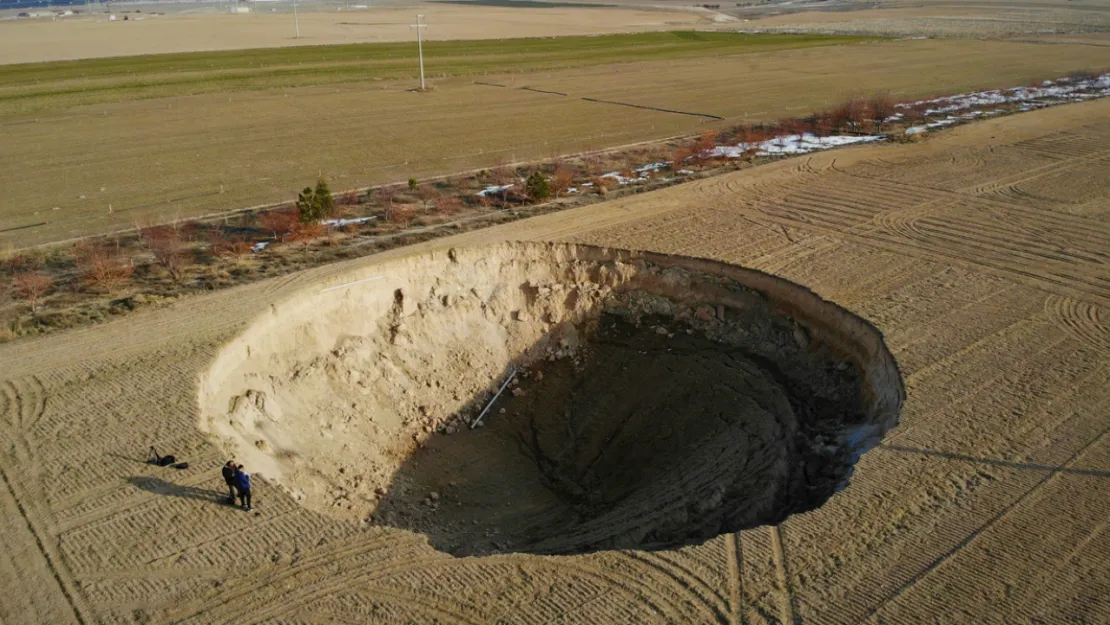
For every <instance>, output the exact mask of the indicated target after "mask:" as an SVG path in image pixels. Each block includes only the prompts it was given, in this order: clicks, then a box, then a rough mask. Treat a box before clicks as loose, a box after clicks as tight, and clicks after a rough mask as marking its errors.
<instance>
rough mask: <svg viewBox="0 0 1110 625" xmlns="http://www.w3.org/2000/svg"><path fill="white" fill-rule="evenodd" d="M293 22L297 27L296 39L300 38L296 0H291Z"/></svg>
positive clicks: (299, 21)
mask: <svg viewBox="0 0 1110 625" xmlns="http://www.w3.org/2000/svg"><path fill="white" fill-rule="evenodd" d="M293 24H294V26H295V27H296V28H297V36H296V39H300V38H301V20H300V18H298V17H297V0H293Z"/></svg>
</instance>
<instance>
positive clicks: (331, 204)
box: [315, 178, 335, 219]
mask: <svg viewBox="0 0 1110 625" xmlns="http://www.w3.org/2000/svg"><path fill="white" fill-rule="evenodd" d="M315 195H316V212H317V214H318V215H319V216H320V217H319V218H320V219H326V218H328V217H331V216H332V215H334V214H335V198H333V197H332V196H331V189H329V188H328V181H327V180H325V179H323V178H321V179H319V180H317V181H316V193H315Z"/></svg>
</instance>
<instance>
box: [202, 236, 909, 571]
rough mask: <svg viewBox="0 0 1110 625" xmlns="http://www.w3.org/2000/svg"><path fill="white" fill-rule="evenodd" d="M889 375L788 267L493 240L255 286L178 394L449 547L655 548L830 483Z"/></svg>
mask: <svg viewBox="0 0 1110 625" xmlns="http://www.w3.org/2000/svg"><path fill="white" fill-rule="evenodd" d="M511 375H515V377H514V378H513V382H512V383H511V384H509V386H507V387H506V389H505V392H504V393H503V394H502V395H501V396H500V397H499V399H498V400H497V401H496V402H495V403H494V404H493V405H492V408H491V409H490V410H489V411H488V412H487V413H486V415H485V418H484V420H483V426H484V427H480V428H476V429H471V428H470V427H469V426H470V424H472V423H473V422H474V420H475V418H476V416H477V414H478V413H479V411H481V410H482V409H483V408H484V407H485V406H486V405H487V404H488V403H489V400H490V398H491V397H492V395H493V394H494V392H495V391H497V390H498V389H499V387H500V386H501V385H502V382H503V381H504V380H505V379H506V378H508V377H510V376H511ZM903 398H904V390H903V387H902V382H901V379H900V377H899V374H898V371H897V367H896V365H895V363H894V360H893V358H892V357H891V355H890V353H889V352H888V351H887V349H886V348H885V346H884V345H883V343H882V340H881V337H880V335H879V333H878V332H877V331H876V330H875V329H874V328H873V327H872V326H870V325H869V324H867V323H866V322H865V321H863V320H861V319H859V318H858V317H856V316H854V315H852V314H850V313H848V312H847V311H845V310H843V309H841V308H839V307H837V306H835V305H834V304H831V303H829V302H826V301H824V300H821V299H820V298H819V297H817V296H816V295H814V294H813V293H811V292H809V291H808V290H805V289H803V288H801V287H799V286H797V285H794V284H791V283H788V282H786V281H783V280H780V279H777V278H774V277H772V276H768V275H766V274H762V273H759V272H755V271H751V270H746V269H743V268H739V267H735V266H729V265H725V264H722V263H716V262H712V261H705V260H696V259H690V258H678V257H670V256H665V255H658V254H647V253H643V254H641V253H635V252H627V251H617V250H605V249H599V248H592V247H586V246H573V245H555V244H505V245H499V246H494V247H490V248H481V249H466V250H450V251H447V252H440V253H433V254H429V255H426V256H423V257H417V258H407V259H402V260H399V261H395V262H391V263H388V264H383V265H379V266H377V267H375V268H374V273H373V274H366V275H353V276H350V277H349V280H348V281H347V282H345V283H343V284H338V285H332V286H329V287H326V288H323V289H320V288H317V289H315V290H314V291H312V292H308V293H303V294H302V295H301V296H300V297H296V298H293V299H291V300H288V301H286V302H283V303H281V304H278V305H275V306H274V307H273V308H272V310H271V313H270V314H269V315H266V316H265V317H263V318H261V319H258V320H257V321H256V322H255V323H254V324H253V325H252V326H251V327H250V328H249V329H248V330H247V331H246V332H244V333H243V334H242V335H241V336H240V337H239V338H237V339H236V340H235V341H233V342H232V343H231V344H230V345H228V346H227V347H226V348H225V349H224V351H223V352H222V353H221V354H220V356H219V357H218V358H217V359H216V361H215V363H214V364H213V366H212V368H211V370H210V372H209V375H208V376H207V377H206V379H205V380H204V382H203V384H202V390H201V397H200V402H201V407H202V414H203V417H202V420H203V422H202V427H204V428H205V429H206V430H208V431H210V432H212V433H213V434H215V435H216V436H218V437H219V438H220V439H221V441H222V442H223V444H224V445H225V446H226V447H227V448H228V449H229V450H231V451H233V452H234V453H236V454H237V455H238V457H239V458H241V459H243V460H244V461H245V462H246V463H247V464H248V466H249V467H251V468H253V470H254V471H255V472H256V473H261V474H263V475H264V476H265V477H266V479H268V480H270V481H273V482H276V483H278V484H280V485H281V486H282V487H284V488H285V489H287V490H288V491H289V492H290V493H292V494H293V496H294V497H295V498H297V499H298V500H299V501H301V502H302V504H303V505H305V506H307V507H310V508H313V509H317V510H321V511H325V512H328V513H330V514H334V515H339V516H344V517H348V518H356V519H361V520H367V521H373V522H374V523H378V524H383V525H391V526H395V527H402V528H406V529H411V530H413V531H418V532H421V533H424V534H425V535H427V536H428V537H429V539H430V540H431V542H432V544H433V545H434V546H436V547H437V548H438V549H441V550H443V551H447V552H450V553H455V554H460V555H463V554H480V553H490V552H498V551H528V552H536V553H569V552H582V551H592V550H597V549H606V548H625V547H628V548H631V547H635V548H665V547H671V546H675V545H681V544H687V543H691V542H700V541H703V540H705V539H708V538H711V537H713V536H716V535H718V534H720V533H723V532H730V531H735V530H737V529H741V528H745V527H752V526H755V525H760V524H766V523H775V522H779V521H781V520H782V519H784V518H785V517H786V516H787V515H789V514H793V513H796V512H801V511H805V510H810V509H813V508H815V507H817V506H819V505H821V504H822V503H824V502H825V501H826V500H827V499H828V498H829V497H830V496H831V495H832V494H833V493H835V492H836V491H837V490H838V489H840V488H842V487H843V486H844V485H845V484H846V483H847V479H848V477H849V475H850V473H851V470H852V466H853V465H854V463H855V461H856V460H857V459H858V457H859V454H861V453H862V452H863V451H865V450H867V449H869V448H870V447H872V446H874V445H875V444H877V443H878V441H879V440H880V439H881V437H882V435H883V434H884V433H885V432H886V431H887V430H888V429H889V428H890V427H892V426H893V425H894V424H895V422H896V420H897V416H898V411H899V410H900V408H901V404H902V400H903Z"/></svg>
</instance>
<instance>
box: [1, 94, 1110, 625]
mask: <svg viewBox="0 0 1110 625" xmlns="http://www.w3.org/2000/svg"><path fill="white" fill-rule="evenodd" d="M1107 120H1110V101H1103V102H1092V103H1087V104H1079V105H1073V106H1064V107H1058V108H1054V109H1049V110H1045V111H1040V112H1035V113H1028V114H1022V115H1018V116H1014V117H1009V118H1005V119H999V120H994V121H990V122H983V123H980V124H976V125H973V126H967V127H963V128H960V129H957V130H955V131H952V132H949V133H944V134H942V135H940V136H937V137H933V138H930V139H929V140H928V141H927V142H926V143H924V144H921V145H910V146H901V147H899V146H876V147H869V148H864V149H857V150H844V151H839V152H836V153H828V154H824V155H820V156H815V157H812V158H799V159H794V160H790V161H785V162H783V163H781V164H777V165H773V166H768V167H764V168H759V169H757V170H752V171H745V172H741V173H737V174H733V175H729V176H724V177H720V178H715V179H711V180H705V181H701V182H697V183H693V184H689V185H685V186H682V187H674V188H671V189H668V190H665V191H662V192H658V193H653V194H645V195H641V196H637V197H633V198H628V199H624V200H620V201H615V202H611V203H607V204H604V205H595V206H591V207H587V208H583V209H581V210H577V211H572V212H567V213H560V214H554V215H551V216H547V217H542V218H538V219H534V220H530V221H526V222H518V223H515V224H511V225H509V226H506V227H502V228H498V229H494V230H489V231H485V232H477V233H473V234H469V235H466V236H464V237H459V238H457V239H454V240H452V241H448V242H440V243H437V245H440V246H442V245H454V246H458V245H462V244H466V243H485V242H493V241H503V240H506V239H535V240H550V239H557V240H569V241H576V242H582V243H592V244H603V245H613V246H621V247H628V248H645V249H651V250H656V251H659V252H665V253H681V254H688V255H699V256H706V257H711V258H716V259H720V260H725V261H728V262H732V263H739V264H743V265H746V266H749V267H753V268H757V269H761V270H764V271H767V272H771V273H774V274H778V275H781V276H783V277H785V278H787V279H790V280H793V281H795V282H797V283H800V284H802V285H804V286H807V287H809V288H811V289H813V290H814V291H816V292H817V293H818V294H819V295H821V296H823V297H825V298H828V299H830V300H832V301H834V302H837V303H839V304H841V305H842V306H845V307H846V308H848V309H850V310H852V311H853V312H855V313H857V314H859V315H862V316H863V317H866V318H867V319H870V320H871V321H873V322H874V323H875V324H876V325H877V326H878V327H879V329H881V330H882V331H883V332H884V334H885V337H886V342H887V345H888V346H889V347H890V349H891V351H892V352H893V353H894V355H895V357H896V358H897V359H898V360H899V364H900V366H901V369H902V373H903V374H904V376H905V378H906V386H907V393H908V399H907V402H906V405H905V408H904V410H903V412H902V421H901V425H900V426H899V427H898V428H897V429H895V430H893V431H892V432H891V433H890V434H888V435H887V437H886V439H885V441H884V442H883V444H882V445H881V446H880V447H879V448H877V449H875V450H873V451H871V452H869V453H867V454H866V455H865V456H864V457H863V459H862V460H861V461H860V463H859V464H858V465H857V467H856V472H855V475H854V477H853V479H852V484H851V485H850V486H849V487H848V488H847V489H846V490H844V491H843V492H841V493H839V494H837V495H835V496H834V497H833V498H832V499H831V500H830V501H829V503H827V504H826V505H824V506H823V507H821V508H820V509H818V510H816V511H813V512H810V513H806V514H803V515H798V516H794V517H791V518H790V519H788V520H787V521H786V522H785V523H784V524H782V525H781V526H779V527H778V528H767V527H763V528H756V529H751V530H745V531H742V532H740V533H738V534H733V535H728V536H724V537H719V538H717V539H714V540H711V541H709V542H707V543H705V544H703V545H700V546H694V547H687V548H683V549H678V550H669V551H668V550H664V551H655V552H641V551H623V552H602V553H596V554H592V555H584V556H573V557H537V556H532V555H519V554H518V555H505V556H487V557H480V558H453V557H451V556H449V555H446V554H443V553H440V552H437V551H435V550H434V549H432V547H430V546H429V545H428V543H427V539H426V538H424V537H423V536H421V535H419V534H415V533H408V532H404V531H400V530H395V529H388V528H377V527H360V526H359V524H358V523H357V522H355V521H341V520H335V519H334V518H333V517H331V516H325V515H322V514H319V513H313V512H310V511H308V510H307V509H305V508H303V507H301V506H300V505H298V504H297V503H296V502H295V501H294V500H293V499H292V498H291V497H288V496H286V495H285V494H283V491H281V490H279V489H277V488H275V487H273V486H271V485H269V484H267V483H266V482H265V480H263V479H257V481H258V484H257V485H256V488H255V500H256V501H255V503H256V508H258V510H259V511H260V514H259V515H258V516H254V515H249V514H246V513H243V512H241V511H239V510H236V509H233V508H230V507H228V506H224V505H221V504H219V503H218V499H219V498H220V496H221V495H220V493H221V491H222V483H221V480H220V478H219V475H218V473H217V471H216V469H217V468H218V466H219V465H220V464H221V463H222V462H223V460H224V456H223V452H222V451H221V450H220V449H218V448H217V446H216V445H214V444H213V443H211V442H209V441H208V440H207V439H206V438H205V437H204V435H202V434H201V433H200V431H199V430H198V427H197V424H198V420H199V416H200V414H199V413H200V408H199V406H198V403H197V397H198V386H199V380H200V379H201V376H202V375H204V374H205V372H206V371H207V370H208V367H209V365H210V363H211V362H212V359H213V358H214V357H215V355H216V354H217V353H218V352H219V351H220V349H221V347H222V346H223V345H225V344H227V343H228V341H229V340H230V339H232V338H233V337H235V336H236V335H238V334H239V333H241V332H242V331H243V330H244V329H245V328H247V327H248V326H247V324H248V321H249V320H251V319H260V320H264V319H265V318H266V315H267V314H269V313H268V312H267V311H268V310H269V306H270V305H271V304H275V303H280V302H282V301H286V300H288V298H289V297H291V296H293V295H295V294H297V293H303V292H308V291H310V292H318V291H319V289H321V288H326V287H327V286H330V285H335V284H337V283H339V282H342V281H345V280H348V279H350V277H351V276H352V275H354V274H361V275H373V274H372V272H373V269H374V264H375V263H378V262H381V261H382V260H385V259H387V258H398V257H400V256H401V254H402V252H401V251H399V252H396V253H393V254H390V255H387V256H384V257H376V258H371V259H365V260H362V261H358V262H354V263H350V264H347V265H342V266H334V267H328V268H322V269H319V270H314V271H311V272H308V273H303V274H297V275H293V276H289V277H287V278H284V279H280V280H276V281H272V282H267V283H261V284H257V285H252V286H250V287H247V288H241V289H235V290H231V291H227V292H222V293H217V294H214V295H213V296H211V297H206V298H197V299H194V300H191V301H187V302H183V303H180V304H177V305H175V306H174V307H172V308H169V309H165V310H160V311H154V312H151V313H149V314H145V313H144V314H141V315H136V316H134V317H130V318H127V319H125V320H123V321H122V322H120V323H116V324H113V325H108V326H103V327H98V328H91V329H88V330H83V331H79V332H73V333H70V334H66V335H62V336H56V337H51V338H48V339H45V340H39V341H24V342H19V343H15V344H10V345H5V346H3V347H0V362H2V363H3V366H2V368H0V370H2V374H0V377H2V378H3V381H2V382H0V414H2V415H3V418H2V420H0V468H2V471H3V475H2V477H3V480H2V481H3V486H2V487H0V507H2V509H3V510H4V514H3V516H2V518H3V519H4V521H3V525H0V531H3V540H2V541H0V545H2V546H0V580H2V582H3V587H4V588H5V597H4V601H3V602H0V620H3V621H4V622H18V623H32V622H44V623H67V622H79V623H98V622H107V623H135V622H150V623H169V622H180V623H267V622H274V623H276V622H302V623H314V622H357V623H363V622H385V623H405V622H419V623H487V622H504V623H542V622H549V623H555V622H558V623H604V622H613V623H624V622H642V623H668V622H670V623H782V622H786V623H798V622H801V623H827V624H830V625H832V624H841V623H857V622H871V623H877V622H883V623H922V622H931V623H968V622H975V623H1025V622H1056V623H1062V622H1070V623H1101V622H1106V621H1107V620H1108V619H1110V606H1108V605H1107V603H1106V601H1105V597H1106V595H1107V591H1108V590H1110V581H1108V580H1110V560H1108V559H1107V558H1106V557H1105V554H1106V553H1108V552H1110V533H1108V532H1107V531H1106V530H1107V527H1108V524H1107V522H1106V519H1107V518H1108V516H1110V496H1108V495H1110V491H1108V489H1110V481H1108V480H1110V441H1108V439H1107V436H1106V433H1107V431H1108V429H1107V423H1106V418H1105V415H1106V410H1107V406H1108V403H1110V392H1108V389H1110V379H1108V378H1110V356H1108V354H1110V324H1108V321H1107V320H1108V319H1110V282H1108V281H1107V276H1108V275H1110V272H1108V271H1107V264H1108V260H1110V259H1108V257H1107V250H1108V249H1110V227H1108V225H1107V221H1108V219H1110V180H1108V179H1107V178H1106V176H1105V175H1103V173H1102V172H1104V171H1105V170H1106V167H1107V164H1108V163H1107V161H1108V160H1110V152H1108V147H1107V146H1108V145H1110V122H1108V121H1107ZM411 251H412V250H408V251H405V252H404V253H408V252H411ZM352 272H353V273H352ZM388 280H389V278H388V276H387V277H386V278H384V279H383V280H382V282H388ZM375 288H377V287H375ZM259 315H261V317H260V316H259ZM497 416H498V415H493V418H495V419H496V418H497ZM153 443H157V444H159V445H160V446H162V447H164V448H165V449H166V450H169V451H171V452H172V453H174V454H177V455H178V456H180V457H183V458H185V459H187V460H189V462H190V463H191V467H190V468H189V469H187V470H184V471H174V470H172V469H156V468H153V467H151V466H149V465H146V464H143V462H142V457H143V455H144V453H145V451H146V449H147V448H148V446H149V445H150V444H153Z"/></svg>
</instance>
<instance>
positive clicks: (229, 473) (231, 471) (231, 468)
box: [222, 460, 236, 505]
mask: <svg viewBox="0 0 1110 625" xmlns="http://www.w3.org/2000/svg"><path fill="white" fill-rule="evenodd" d="M235 469H236V467H235V463H234V462H232V461H230V460H228V461H227V464H225V465H224V468H223V471H222V473H223V476H224V483H225V484H227V502H228V503H229V504H232V505H235Z"/></svg>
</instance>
